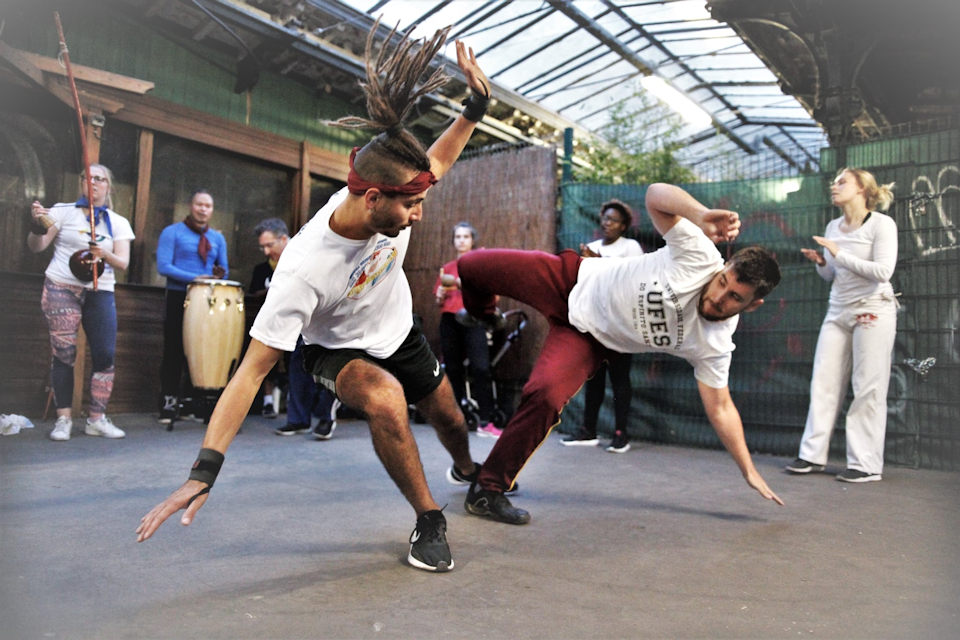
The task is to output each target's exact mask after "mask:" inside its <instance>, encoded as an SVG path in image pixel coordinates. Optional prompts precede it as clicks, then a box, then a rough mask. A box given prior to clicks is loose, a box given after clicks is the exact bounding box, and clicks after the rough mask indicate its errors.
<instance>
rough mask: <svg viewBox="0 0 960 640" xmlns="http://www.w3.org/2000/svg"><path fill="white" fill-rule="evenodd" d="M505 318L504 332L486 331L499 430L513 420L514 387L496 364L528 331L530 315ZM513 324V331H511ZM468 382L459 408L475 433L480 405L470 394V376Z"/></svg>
mask: <svg viewBox="0 0 960 640" xmlns="http://www.w3.org/2000/svg"><path fill="white" fill-rule="evenodd" d="M503 319H504V328H503V329H500V330H498V331H495V332H489V331H488V332H487V344H488V345H489V346H490V353H491V357H490V375H491V384H492V385H493V389H492V391H493V401H494V412H493V424H494V425H495V426H496V427H497V428H498V429H503V427H504V426H505V425H506V424H507V421H508V420H510V416H512V415H513V396H514V389H513V386H511V385H508V384H507V381H506V380H503V379H502V378H501V377H500V376H498V374H497V365H498V364H499V363H500V361H501V360H502V359H503V357H504V356H505V355H506V354H507V353H508V352H509V351H510V349H511V348H512V347H513V345H514V344H515V343H517V342H518V341H519V340H520V336H521V334H522V333H523V330H524V329H525V328H526V326H527V320H528V318H527V314H526V313H524V312H523V311H522V310H520V309H513V310H511V311H506V312H504V314H503ZM511 325H512V326H513V329H512V330H508V328H509V327H510V326H511ZM468 371H469V368H468ZM465 382H466V397H465V398H464V399H463V401H462V402H461V404H460V408H461V409H462V410H463V415H464V417H465V418H466V420H467V427H468V428H469V429H470V430H471V431H474V430H476V428H477V427H478V426H479V424H480V414H479V413H478V409H479V405H478V404H477V401H476V400H475V399H474V397H473V395H472V393H471V390H470V389H471V384H472V380H471V379H470V376H469V375H467V376H466V381H465Z"/></svg>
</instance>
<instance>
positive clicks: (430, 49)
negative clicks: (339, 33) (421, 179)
mask: <svg viewBox="0 0 960 640" xmlns="http://www.w3.org/2000/svg"><path fill="white" fill-rule="evenodd" d="M379 25H380V20H379V18H378V19H377V21H376V22H375V23H374V25H373V28H371V29H370V33H369V34H368V35H367V46H366V49H365V50H364V58H365V60H366V68H367V78H366V81H365V82H361V83H360V86H361V88H362V89H363V92H364V95H365V96H366V99H367V113H368V115H369V117H367V118H361V117H359V116H346V117H344V118H340V119H339V120H333V121H327V124H329V125H331V126H335V127H341V128H344V129H373V130H375V131H379V132H380V133H379V134H377V136H376V137H375V138H374V139H373V140H371V141H370V142H368V143H367V144H366V145H365V146H364V147H363V148H362V149H361V150H360V151H358V152H357V157H356V159H355V160H354V169H355V170H356V172H357V173H358V174H359V175H360V176H362V177H363V178H364V179H366V180H370V181H374V182H382V183H384V184H404V183H405V182H406V178H405V175H404V172H405V171H409V170H410V169H414V170H416V171H429V170H430V159H429V158H428V157H427V150H426V149H425V148H424V146H423V145H422V144H421V143H420V141H419V140H417V138H416V137H415V136H414V135H413V134H412V133H410V131H408V130H407V129H406V128H404V126H403V124H404V122H405V121H406V119H407V116H408V115H409V114H410V111H411V109H413V106H414V105H415V104H416V102H417V100H418V99H419V98H420V96H423V95H425V94H427V93H430V92H431V91H434V90H436V89H438V88H439V87H441V86H443V85H444V84H446V83H447V81H448V80H449V79H450V78H449V76H447V74H446V73H444V71H443V69H442V68H438V69H436V70H435V71H433V73H431V74H430V76H429V77H428V78H427V80H426V81H425V82H424V83H423V84H421V85H420V86H419V87H418V86H417V80H418V79H419V78H420V76H422V75H423V74H424V73H425V72H426V71H427V69H428V67H429V66H430V62H431V61H432V60H433V58H434V56H436V54H437V52H438V51H439V50H440V48H441V47H442V46H443V45H444V43H445V42H446V41H447V35H448V34H449V32H450V28H451V27H447V28H445V29H440V30H439V31H437V32H436V33H435V34H434V35H433V37H432V38H431V39H430V40H429V41H427V40H426V39H423V40H411V39H410V34H409V33H407V34H404V36H403V37H402V38H401V39H400V42H399V43H397V45H396V46H395V47H394V48H393V49H392V51H391V50H390V49H389V47H388V45H389V43H390V41H391V40H392V39H393V37H394V35H396V33H397V28H396V27H394V28H393V29H391V30H390V35H388V36H387V39H386V41H384V43H383V45H382V46H381V47H380V51H379V53H378V54H377V55H376V57H374V55H373V41H374V35H375V34H376V32H377V27H379ZM418 44H419V46H417V45H418Z"/></svg>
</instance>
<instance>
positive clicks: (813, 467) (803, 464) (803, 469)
mask: <svg viewBox="0 0 960 640" xmlns="http://www.w3.org/2000/svg"><path fill="white" fill-rule="evenodd" d="M785 469H786V470H787V471H788V472H789V473H810V472H811V471H823V469H824V466H823V465H822V464H813V463H812V462H807V461H806V460H804V459H803V458H797V459H796V460H794V461H793V462H791V463H790V464H788V465H787V466H786V467H785Z"/></svg>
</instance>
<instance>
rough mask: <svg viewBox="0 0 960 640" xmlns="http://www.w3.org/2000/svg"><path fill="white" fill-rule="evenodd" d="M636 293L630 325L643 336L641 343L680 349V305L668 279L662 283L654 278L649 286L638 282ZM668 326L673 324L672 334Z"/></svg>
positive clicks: (681, 308) (681, 331) (681, 316)
mask: <svg viewBox="0 0 960 640" xmlns="http://www.w3.org/2000/svg"><path fill="white" fill-rule="evenodd" d="M638 293H639V296H638V299H637V305H636V306H635V307H634V322H633V328H634V330H635V331H637V332H638V333H640V335H642V336H643V342H644V344H646V345H648V346H651V347H660V348H666V347H671V346H672V347H673V348H674V349H679V348H680V345H682V344H683V307H682V306H681V305H680V300H679V299H678V298H677V294H676V293H674V291H673V288H672V287H671V286H670V283H668V282H664V283H663V285H661V284H660V283H659V282H658V281H657V280H654V281H653V282H652V283H651V284H650V286H649V287H648V286H647V283H646V282H641V283H640V285H639V292H638ZM664 296H666V300H665V299H664ZM671 327H676V335H675V336H671V335H670V333H671V332H670V328H671Z"/></svg>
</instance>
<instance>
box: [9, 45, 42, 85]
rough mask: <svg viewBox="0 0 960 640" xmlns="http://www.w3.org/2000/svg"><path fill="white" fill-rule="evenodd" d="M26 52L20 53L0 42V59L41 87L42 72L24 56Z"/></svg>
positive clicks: (18, 50)
mask: <svg viewBox="0 0 960 640" xmlns="http://www.w3.org/2000/svg"><path fill="white" fill-rule="evenodd" d="M25 54H26V51H21V50H20V49H14V48H13V47H11V46H10V45H8V44H7V43H5V42H3V41H2V40H0V58H3V59H4V60H6V61H7V62H9V63H10V65H11V66H12V67H13V68H14V69H16V70H17V71H19V72H20V73H22V74H23V75H25V76H26V77H28V78H29V79H30V80H32V81H33V82H35V83H36V84H38V85H40V86H43V71H41V70H40V69H39V68H38V67H37V65H36V64H34V63H33V61H32V60H30V58H28V57H27V56H26V55H25Z"/></svg>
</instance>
